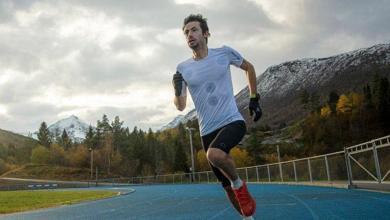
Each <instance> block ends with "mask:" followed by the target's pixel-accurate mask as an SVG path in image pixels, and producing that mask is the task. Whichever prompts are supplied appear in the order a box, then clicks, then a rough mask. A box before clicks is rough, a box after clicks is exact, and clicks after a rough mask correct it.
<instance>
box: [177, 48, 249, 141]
mask: <svg viewBox="0 0 390 220" xmlns="http://www.w3.org/2000/svg"><path fill="white" fill-rule="evenodd" d="M242 62H243V58H242V56H241V55H240V54H239V53H238V52H237V51H235V50H234V49H232V48H230V47H227V46H223V47H221V48H214V49H211V48H209V49H208V55H207V57H205V58H203V59H201V60H194V59H193V58H190V59H188V60H186V61H184V62H182V63H180V64H179V65H178V66H177V71H178V72H179V73H181V74H182V76H183V78H184V80H185V82H186V85H187V87H188V90H189V92H190V94H191V97H192V100H193V102H194V104H195V109H196V113H197V115H198V120H199V127H200V134H201V136H204V135H207V134H209V133H211V132H213V131H215V130H216V129H218V128H220V127H222V126H225V125H227V124H229V123H231V122H233V121H237V120H244V118H243V117H242V115H241V114H240V112H239V111H238V108H237V104H236V100H235V98H234V94H233V85H232V78H231V73H230V65H231V64H233V65H234V66H236V67H240V66H241V64H242Z"/></svg>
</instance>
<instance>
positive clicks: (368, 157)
mask: <svg viewBox="0 0 390 220" xmlns="http://www.w3.org/2000/svg"><path fill="white" fill-rule="evenodd" d="M389 146H390V135H389V136H385V137H381V138H378V139H374V140H371V141H368V142H365V143H362V144H358V145H355V146H350V147H346V148H344V151H338V152H334V153H329V154H324V155H319V156H314V157H306V158H301V159H295V160H289V161H283V162H280V163H270V164H264V165H257V166H251V167H242V168H238V169H237V170H238V173H239V176H240V177H241V178H243V179H245V180H246V181H247V182H257V183H296V184H306V183H307V184H311V183H313V184H319V183H322V184H326V185H328V184H330V185H337V184H341V185H347V186H348V187H354V186H356V184H357V183H359V182H366V183H376V184H382V183H389V182H388V181H389V176H390V148H389ZM111 181H112V182H127V183H132V184H154V183H158V184H183V183H215V182H217V181H218V180H217V179H216V177H215V176H214V174H213V172H212V171H204V172H195V173H194V174H192V173H181V174H166V175H155V176H140V177H131V178H122V179H116V180H111Z"/></svg>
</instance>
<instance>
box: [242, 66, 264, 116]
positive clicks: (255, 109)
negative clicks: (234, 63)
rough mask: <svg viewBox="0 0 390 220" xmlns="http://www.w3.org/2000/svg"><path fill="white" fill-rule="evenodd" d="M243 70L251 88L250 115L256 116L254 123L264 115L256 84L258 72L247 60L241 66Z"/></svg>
mask: <svg viewBox="0 0 390 220" xmlns="http://www.w3.org/2000/svg"><path fill="white" fill-rule="evenodd" d="M240 68H241V69H242V70H244V71H245V74H246V78H247V80H248V88H249V98H250V99H249V114H250V115H251V116H252V115H253V114H254V115H255V116H254V118H253V121H255V122H256V121H258V120H259V119H260V117H261V115H262V110H261V108H260V103H259V101H260V95H259V93H257V83H256V71H255V68H254V67H253V65H252V64H251V63H250V62H248V61H247V60H245V59H243V61H242V64H241V66H240Z"/></svg>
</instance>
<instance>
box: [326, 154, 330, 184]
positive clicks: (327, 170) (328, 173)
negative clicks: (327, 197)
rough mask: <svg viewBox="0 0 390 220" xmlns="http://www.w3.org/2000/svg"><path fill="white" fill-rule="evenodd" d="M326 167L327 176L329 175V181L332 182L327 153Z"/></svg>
mask: <svg viewBox="0 0 390 220" xmlns="http://www.w3.org/2000/svg"><path fill="white" fill-rule="evenodd" d="M325 167H326V176H327V177H328V182H330V172H329V163H328V156H327V155H325Z"/></svg>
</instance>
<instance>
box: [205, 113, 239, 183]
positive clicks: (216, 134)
mask: <svg viewBox="0 0 390 220" xmlns="http://www.w3.org/2000/svg"><path fill="white" fill-rule="evenodd" d="M245 132H246V126H245V121H242V120H239V121H234V122H232V123H230V124H227V125H225V126H223V127H221V128H219V129H217V130H215V131H213V132H211V133H210V134H207V135H205V136H201V139H202V145H203V148H204V150H205V151H206V153H207V150H208V149H209V148H210V147H211V148H218V149H220V150H223V151H224V152H226V153H227V154H229V152H230V150H231V149H232V148H233V147H235V146H237V145H238V143H240V141H241V140H242V138H243V137H244V135H245ZM209 164H210V166H211V169H212V170H213V172H214V174H215V175H216V176H217V178H218V180H219V181H220V182H221V183H222V186H223V187H225V186H228V185H230V181H229V179H228V178H226V177H225V175H223V173H222V172H221V171H220V170H219V169H218V168H216V167H214V166H213V165H212V164H211V163H210V162H209Z"/></svg>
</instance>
